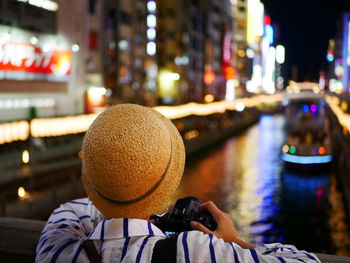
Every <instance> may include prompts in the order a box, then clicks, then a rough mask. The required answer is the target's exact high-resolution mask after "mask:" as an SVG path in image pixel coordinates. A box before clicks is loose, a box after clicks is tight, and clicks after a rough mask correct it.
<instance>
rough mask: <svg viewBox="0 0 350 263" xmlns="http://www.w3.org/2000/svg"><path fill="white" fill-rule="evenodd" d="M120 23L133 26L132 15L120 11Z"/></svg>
mask: <svg viewBox="0 0 350 263" xmlns="http://www.w3.org/2000/svg"><path fill="white" fill-rule="evenodd" d="M120 21H121V22H122V23H123V24H127V25H131V22H132V17H131V14H129V13H127V12H125V11H120Z"/></svg>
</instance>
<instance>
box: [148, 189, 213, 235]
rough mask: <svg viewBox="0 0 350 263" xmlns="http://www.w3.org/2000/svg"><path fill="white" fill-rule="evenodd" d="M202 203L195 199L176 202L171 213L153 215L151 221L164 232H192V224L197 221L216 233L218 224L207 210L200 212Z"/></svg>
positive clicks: (187, 198)
mask: <svg viewBox="0 0 350 263" xmlns="http://www.w3.org/2000/svg"><path fill="white" fill-rule="evenodd" d="M200 205H201V202H200V201H199V200H198V199H197V198H195V197H191V196H189V197H185V198H183V199H179V200H177V201H176V203H175V205H174V207H173V208H172V209H171V210H170V212H168V213H166V214H164V215H163V216H158V215H152V216H151V220H153V222H154V224H155V225H156V226H157V227H159V228H160V229H161V230H162V231H163V232H183V231H189V230H192V227H191V225H190V223H191V222H192V221H196V222H199V223H201V224H202V225H204V226H205V227H206V228H208V229H210V230H212V231H214V230H215V229H216V227H217V224H216V222H215V220H214V219H213V217H212V216H211V214H210V213H209V212H208V211H206V210H201V211H200V210H199V207H200Z"/></svg>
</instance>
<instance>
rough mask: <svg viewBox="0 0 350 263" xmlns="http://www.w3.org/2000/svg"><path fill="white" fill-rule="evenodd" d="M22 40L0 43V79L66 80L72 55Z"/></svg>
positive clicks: (68, 52)
mask: <svg viewBox="0 0 350 263" xmlns="http://www.w3.org/2000/svg"><path fill="white" fill-rule="evenodd" d="M46 49H47V48H45V47H44V48H43V49H41V47H39V46H36V45H32V44H29V43H23V42H14V41H13V42H7V43H5V44H2V45H0V79H19V80H48V81H57V82H64V81H68V77H69V75H70V74H71V66H72V55H71V52H70V51H69V50H54V49H49V50H46Z"/></svg>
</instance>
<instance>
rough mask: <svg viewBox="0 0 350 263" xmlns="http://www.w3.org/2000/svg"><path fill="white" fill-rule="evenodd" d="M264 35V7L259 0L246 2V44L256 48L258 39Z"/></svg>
mask: <svg viewBox="0 0 350 263" xmlns="http://www.w3.org/2000/svg"><path fill="white" fill-rule="evenodd" d="M263 33H264V5H263V4H262V3H261V2H260V1H259V0H248V17H247V42H248V44H249V46H250V47H252V48H257V43H258V40H259V37H261V36H262V35H263Z"/></svg>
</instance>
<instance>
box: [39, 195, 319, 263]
mask: <svg viewBox="0 0 350 263" xmlns="http://www.w3.org/2000/svg"><path fill="white" fill-rule="evenodd" d="M164 238H166V236H165V235H164V233H163V232H162V231H161V230H160V229H159V228H157V227H156V226H155V225H153V224H151V223H150V222H149V221H147V220H141V219H127V218H113V219H106V218H104V216H103V215H102V214H101V213H100V212H99V211H98V210H97V209H96V208H95V206H94V205H93V204H92V203H91V202H90V201H89V200H88V199H87V198H84V199H78V200H74V201H71V202H68V203H65V204H63V205H61V206H60V208H58V209H56V210H55V211H54V212H53V213H52V214H51V216H50V218H49V220H48V222H47V224H46V226H45V228H44V229H43V232H42V233H41V236H40V239H39V242H38V246H37V248H36V262H53V263H55V262H89V260H88V258H87V256H86V253H85V250H84V249H83V242H84V240H86V239H90V240H93V241H94V244H95V246H96V248H97V252H98V253H99V254H100V256H101V259H102V262H142V263H144V262H150V261H151V258H152V253H153V247H154V245H155V243H156V242H157V241H158V240H159V239H164ZM177 262H178V263H180V262H181V263H182V262H184V263H190V262H192V263H193V262H213V263H214V262H220V263H221V262H234V263H239V262H240V263H244V262H253V263H258V262H261V263H263V262H278V263H284V262H298V263H300V262H320V261H319V260H318V259H317V257H316V256H315V255H314V254H311V253H308V252H306V251H299V250H297V249H296V248H295V247H294V246H290V245H282V244H279V243H274V244H268V245H264V246H259V247H257V248H256V249H243V248H241V247H240V246H239V245H237V244H235V243H225V242H224V241H223V240H222V239H218V238H216V237H215V236H213V235H206V234H203V233H202V232H199V231H189V232H183V233H181V234H180V235H179V236H178V239H177Z"/></svg>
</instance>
